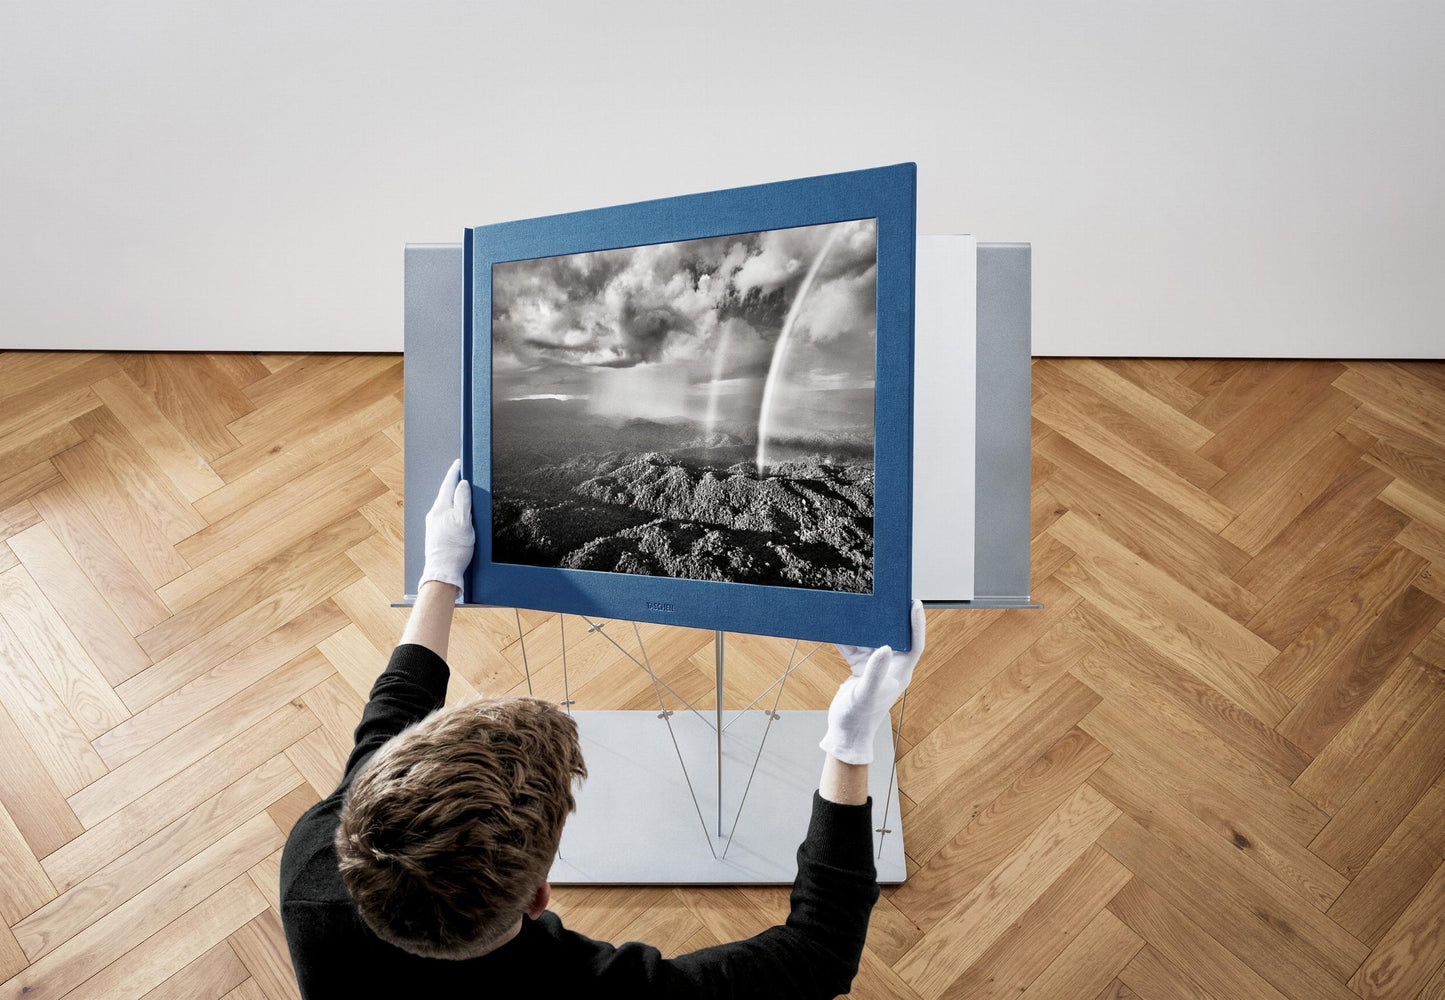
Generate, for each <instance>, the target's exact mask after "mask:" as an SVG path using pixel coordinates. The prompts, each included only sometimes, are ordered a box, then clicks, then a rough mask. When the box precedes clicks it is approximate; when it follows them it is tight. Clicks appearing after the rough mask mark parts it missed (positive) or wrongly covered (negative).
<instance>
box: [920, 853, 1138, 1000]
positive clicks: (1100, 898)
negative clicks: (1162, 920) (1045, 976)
mask: <svg viewBox="0 0 1445 1000" xmlns="http://www.w3.org/2000/svg"><path fill="white" fill-rule="evenodd" d="M1129 877H1130V876H1129V872H1128V871H1127V870H1126V869H1125V868H1124V866H1123V865H1121V864H1119V862H1117V861H1115V860H1114V859H1113V858H1111V857H1110V856H1109V855H1108V854H1107V853H1105V852H1104V851H1103V850H1101V849H1100V848H1099V847H1097V846H1090V847H1087V848H1085V849H1084V851H1083V853H1081V854H1080V855H1079V856H1078V858H1077V859H1075V860H1074V861H1073V862H1072V863H1071V864H1070V865H1069V866H1068V867H1067V868H1066V869H1064V872H1063V874H1061V875H1060V876H1059V877H1058V878H1057V879H1055V880H1054V882H1053V884H1051V885H1050V886H1049V887H1048V888H1047V889H1045V890H1044V892H1043V893H1042V894H1041V895H1040V896H1039V898H1038V899H1037V900H1036V901H1035V902H1034V903H1033V905H1032V906H1030V907H1029V908H1028V909H1026V910H1025V911H1024V912H1023V915H1022V916H1020V917H1019V918H1018V919H1017V920H1015V921H1014V922H1013V923H1012V924H1010V925H1009V926H1008V927H1006V928H1004V929H1003V932H1002V933H1001V934H999V936H998V937H997V938H995V939H994V941H993V942H992V943H991V944H990V945H989V946H988V947H987V948H986V949H984V951H983V952H982V954H980V955H979V957H978V959H977V960H976V961H975V962H973V963H972V964H970V965H969V967H968V968H967V969H965V970H964V972H963V973H962V974H961V975H960V976H959V977H958V978H957V979H955V980H954V981H953V982H952V983H950V984H949V985H948V988H947V989H945V990H944V991H943V994H942V996H943V998H944V1000H962V998H965V997H967V998H968V1000H1005V998H1008V1000H1012V998H1014V997H1017V996H1018V995H1019V994H1020V993H1022V992H1023V991H1024V990H1025V989H1027V988H1028V986H1029V984H1030V983H1032V982H1033V981H1034V980H1035V979H1037V978H1038V976H1039V974H1040V973H1042V972H1043V971H1044V969H1045V968H1047V967H1048V965H1049V963H1050V962H1052V961H1053V960H1054V959H1055V958H1056V957H1057V956H1058V955H1059V953H1060V952H1062V951H1063V950H1064V949H1065V948H1066V947H1067V946H1068V944H1069V942H1071V941H1072V940H1074V937H1075V935H1076V934H1077V932H1078V929H1079V928H1080V927H1081V926H1083V925H1084V924H1085V923H1086V922H1087V921H1088V920H1089V919H1090V918H1091V917H1093V916H1094V915H1095V914H1096V913H1098V912H1099V911H1100V909H1101V908H1102V907H1103V906H1104V904H1105V903H1107V902H1108V901H1109V900H1110V899H1111V898H1112V897H1113V896H1114V894H1115V893H1117V892H1118V891H1119V890H1120V889H1121V888H1122V887H1123V886H1124V885H1125V883H1127V882H1128V881H1129Z"/></svg>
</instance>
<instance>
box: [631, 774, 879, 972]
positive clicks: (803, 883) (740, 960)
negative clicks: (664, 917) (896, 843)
mask: <svg viewBox="0 0 1445 1000" xmlns="http://www.w3.org/2000/svg"><path fill="white" fill-rule="evenodd" d="M872 827H873V800H872V799H871V798H870V799H869V800H868V802H867V803H866V804H864V805H854V806H845V805H839V804H838V803H836V802H829V801H828V800H826V799H824V798H823V797H822V796H821V795H819V794H818V793H817V792H814V793H813V816H812V819H811V820H810V821H809V823H808V836H807V839H806V840H804V841H803V844H802V846H801V847H799V848H798V877H797V880H796V881H795V882H794V883H793V892H792V897H791V904H792V909H791V912H790V913H789V914H788V919H787V921H786V922H785V923H783V924H782V925H780V926H777V927H770V928H768V929H767V930H765V931H763V932H762V933H761V934H758V935H755V936H753V937H751V938H748V939H747V940H744V941H734V942H732V943H730V944H722V945H717V946H715V947H712V948H703V949H702V950H700V951H695V952H691V953H690V954H687V955H680V956H678V957H677V958H675V959H672V960H670V961H668V960H663V959H661V958H660V956H658V955H657V952H656V950H655V949H649V951H650V952H651V955H650V956H648V957H649V958H653V957H654V956H656V957H655V958H654V961H652V962H644V964H647V965H652V966H654V968H652V969H651V970H649V971H650V973H651V974H650V975H648V976H647V978H648V979H649V980H651V981H653V982H661V983H666V984H668V985H667V988H665V989H663V990H660V991H659V992H660V993H662V994H663V995H667V996H679V997H683V996H686V997H707V998H717V1000H722V998H725V997H738V998H743V997H746V998H765V997H780V998H782V997H786V998H790V1000H795V998H809V997H834V996H837V995H839V994H840V993H847V992H848V990H849V989H850V988H851V987H852V984H853V977H854V976H856V975H857V974H858V963H859V961H860V960H861V959H862V957H863V944H864V940H865V939H866V937H867V935H868V918H869V916H870V914H871V913H872V912H873V904H874V903H876V902H878V869H877V867H876V866H875V865H874V862H873V830H872ZM626 947H627V946H624V948H626ZM631 957H632V958H633V959H634V960H635V959H636V956H635V955H634V956H631ZM657 966H661V967H657Z"/></svg>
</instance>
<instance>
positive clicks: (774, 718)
mask: <svg viewBox="0 0 1445 1000" xmlns="http://www.w3.org/2000/svg"><path fill="white" fill-rule="evenodd" d="M797 655H798V641H797V640H796V639H794V640H793V651H792V652H791V653H789V654H788V669H787V670H785V671H783V683H782V684H779V685H778V696H777V697H776V698H774V699H773V710H772V711H771V712H769V713H768V724H767V725H766V726H764V727H763V738H762V740H761V742H759V743H758V752H757V754H755V755H754V756H753V769H752V770H751V771H749V772H748V783H747V784H746V785H744V786H743V797H742V798H741V799H739V800H738V811H737V814H736V815H734V816H733V828H732V829H731V830H729V831H728V842H727V843H726V844H724V845H723V852H722V856H723V857H724V858H726V857H727V856H728V848H729V847H732V846H733V834H735V833H737V832H738V820H740V819H741V818H742V815H743V804H744V803H746V802H747V801H748V789H750V788H752V787H753V775H755V774H757V773H758V761H760V760H762V759H763V747H765V746H767V743H768V733H770V732H772V729H773V723H774V722H776V721H777V719H778V703H779V702H781V701H782V700H783V688H784V687H785V686H786V685H787V681H788V674H790V673H792V667H793V657H795V656H797Z"/></svg>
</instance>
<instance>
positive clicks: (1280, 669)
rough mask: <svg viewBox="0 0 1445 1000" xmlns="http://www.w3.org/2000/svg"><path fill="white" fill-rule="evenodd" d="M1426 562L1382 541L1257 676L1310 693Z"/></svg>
mask: <svg viewBox="0 0 1445 1000" xmlns="http://www.w3.org/2000/svg"><path fill="white" fill-rule="evenodd" d="M1427 565H1428V563H1426V562H1425V560H1423V559H1421V558H1420V557H1419V556H1417V555H1415V554H1414V553H1413V552H1408V551H1406V550H1405V549H1403V548H1401V547H1400V546H1399V545H1395V544H1393V543H1391V544H1388V545H1386V546H1385V547H1384V548H1383V549H1381V550H1380V553H1379V555H1377V556H1376V557H1375V558H1374V559H1373V560H1372V561H1371V562H1370V564H1369V565H1368V566H1366V567H1365V568H1364V569H1363V570H1361V571H1360V573H1359V574H1358V575H1357V576H1356V577H1355V579H1354V580H1353V582H1351V583H1350V584H1349V585H1348V586H1347V587H1346V588H1345V590H1343V591H1342V592H1341V593H1340V594H1339V595H1338V596H1337V597H1336V598H1335V599H1334V600H1332V601H1331V602H1330V603H1329V604H1328V605H1327V606H1326V607H1325V609H1324V610H1323V611H1321V612H1320V613H1319V615H1317V616H1316V617H1315V619H1314V621H1312V622H1310V624H1309V625H1308V626H1307V627H1306V628H1305V630H1304V631H1303V632H1301V633H1300V634H1299V637H1298V638H1296V639H1295V640H1294V642H1292V643H1290V645H1289V646H1287V647H1285V648H1284V649H1283V650H1281V651H1280V654H1279V656H1278V657H1277V658H1276V659H1275V660H1274V661H1273V662H1272V663H1270V664H1269V666H1268V667H1266V668H1265V670H1264V673H1262V674H1261V675H1260V677H1261V678H1262V679H1263V680H1265V681H1268V682H1269V683H1270V684H1272V685H1273V686H1274V687H1276V688H1278V689H1279V690H1280V691H1283V692H1284V693H1285V694H1287V695H1289V696H1290V697H1292V698H1303V697H1304V696H1305V695H1307V694H1309V693H1310V691H1312V690H1313V689H1314V688H1316V687H1317V686H1318V685H1319V684H1320V683H1322V682H1323V680H1324V678H1325V677H1326V675H1327V673H1328V671H1329V667H1330V664H1331V663H1333V662H1334V660H1335V658H1336V657H1338V656H1340V655H1341V654H1342V653H1344V652H1345V651H1346V650H1348V649H1349V648H1350V646H1351V645H1352V644H1354V643H1356V642H1358V641H1360V636H1361V635H1363V634H1364V633H1366V632H1368V631H1369V629H1370V627H1371V626H1372V625H1374V623H1375V619H1376V618H1378V617H1379V615H1380V614H1381V613H1382V612H1383V611H1384V610H1385V608H1387V607H1389V606H1390V605H1391V604H1392V603H1393V602H1394V601H1395V600H1396V599H1398V598H1399V597H1400V595H1401V594H1403V593H1404V592H1405V590H1406V588H1408V587H1409V586H1410V584H1411V582H1413V581H1414V579H1415V577H1417V576H1419V575H1420V572H1421V570H1423V569H1424V568H1425V567H1426V566H1427Z"/></svg>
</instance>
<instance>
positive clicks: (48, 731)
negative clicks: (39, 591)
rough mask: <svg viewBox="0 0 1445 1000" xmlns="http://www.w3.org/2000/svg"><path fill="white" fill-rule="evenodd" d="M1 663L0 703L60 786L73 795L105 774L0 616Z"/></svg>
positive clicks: (57, 786) (58, 700)
mask: <svg viewBox="0 0 1445 1000" xmlns="http://www.w3.org/2000/svg"><path fill="white" fill-rule="evenodd" d="M0 663H4V664H5V669H4V670H0V704H3V705H4V706H5V709H6V711H8V712H9V713H10V718H11V719H12V720H13V722H14V723H15V729H16V730H17V731H18V732H19V733H20V735H21V736H22V737H23V739H24V741H25V743H26V744H28V745H29V747H30V749H31V750H33V751H34V752H35V755H36V756H37V757H38V758H39V759H40V763H41V764H42V766H44V768H45V771H46V773H47V774H49V775H50V779H51V780H52V781H53V782H55V787H56V788H58V789H60V791H61V793H62V794H65V795H69V794H70V793H71V792H74V791H75V790H76V789H79V788H81V787H83V786H85V785H86V784H88V783H90V782H92V781H94V780H96V779H97V778H99V777H100V776H101V775H103V774H105V765H104V764H103V763H101V760H100V758H99V757H98V756H96V753H95V751H94V750H92V749H91V747H90V741H89V739H88V738H87V737H86V735H85V732H84V730H82V729H81V728H80V724H79V723H77V722H76V721H75V719H74V718H73V717H72V716H71V714H70V712H69V711H68V710H67V709H66V707H65V703H64V702H63V701H61V700H60V698H59V697H58V696H57V695H56V694H55V692H54V691H52V690H51V688H50V685H49V684H47V683H46V681H45V676H44V674H43V673H42V672H41V670H40V669H39V667H37V666H36V664H35V661H34V659H32V658H31V656H30V654H29V653H27V652H26V651H25V647H24V645H23V644H22V643H21V641H20V639H19V638H18V637H17V636H16V635H15V633H14V632H13V631H12V630H11V629H10V626H9V625H7V624H6V623H5V621H4V619H0Z"/></svg>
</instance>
